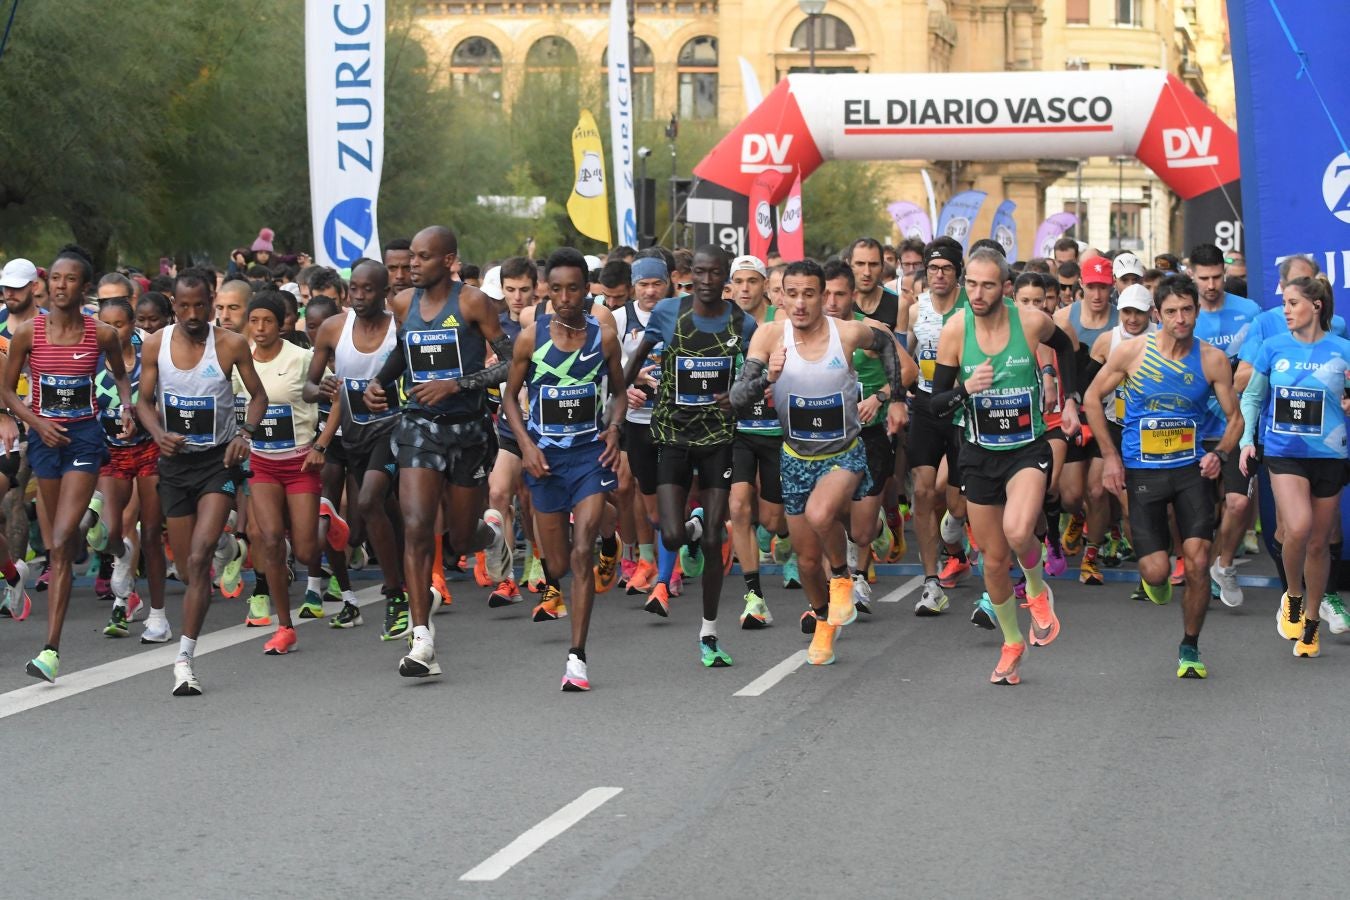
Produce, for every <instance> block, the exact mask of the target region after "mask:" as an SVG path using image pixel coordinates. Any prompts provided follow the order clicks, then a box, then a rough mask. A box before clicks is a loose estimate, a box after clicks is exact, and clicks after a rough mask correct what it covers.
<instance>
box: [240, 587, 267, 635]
mask: <svg viewBox="0 0 1350 900" xmlns="http://www.w3.org/2000/svg"><path fill="white" fill-rule="evenodd" d="M244 624H245V625H247V626H248V627H249V628H266V627H267V626H268V625H271V624H272V598H271V597H269V596H267V595H266V594H254V595H253V596H252V597H249V598H248V615H247V616H245V617H244Z"/></svg>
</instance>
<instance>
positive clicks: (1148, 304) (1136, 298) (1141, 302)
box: [1116, 284, 1153, 312]
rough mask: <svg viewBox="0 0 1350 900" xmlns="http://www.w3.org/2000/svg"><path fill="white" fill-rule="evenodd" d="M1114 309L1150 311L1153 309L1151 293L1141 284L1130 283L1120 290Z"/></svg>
mask: <svg viewBox="0 0 1350 900" xmlns="http://www.w3.org/2000/svg"><path fill="white" fill-rule="evenodd" d="M1116 309H1137V310H1139V311H1140V312H1150V311H1151V310H1152V309H1153V295H1152V294H1150V293H1149V292H1148V288H1146V287H1144V286H1143V285H1142V284H1132V285H1130V286H1129V287H1127V288H1126V289H1125V290H1123V291H1121V292H1120V297H1119V298H1117V300H1116Z"/></svg>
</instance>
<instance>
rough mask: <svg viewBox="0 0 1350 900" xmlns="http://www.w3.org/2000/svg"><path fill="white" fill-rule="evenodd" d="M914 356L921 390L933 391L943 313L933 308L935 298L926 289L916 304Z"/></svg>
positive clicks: (929, 392)
mask: <svg viewBox="0 0 1350 900" xmlns="http://www.w3.org/2000/svg"><path fill="white" fill-rule="evenodd" d="M914 307H915V309H917V310H918V315H917V316H916V317H915V319H914V323H913V331H914V357H915V359H916V360H917V361H918V363H919V390H921V391H923V392H924V393H925V394H931V393H933V374H934V372H936V371H937V348H938V338H939V337H941V335H942V326H943V324H944V320H943V318H942V313H940V312H938V311H937V310H936V309H934V308H933V298H932V296H931V295H930V294H929V293H928V292H927V291H924V292H923V293H922V294H920V295H919V299H918V301H917V302H916V303H915V304H914Z"/></svg>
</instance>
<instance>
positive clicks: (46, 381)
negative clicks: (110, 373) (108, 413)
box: [38, 375, 94, 419]
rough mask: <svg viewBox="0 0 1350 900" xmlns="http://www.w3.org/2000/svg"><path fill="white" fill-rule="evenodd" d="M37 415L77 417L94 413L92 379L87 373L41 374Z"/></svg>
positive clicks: (53, 417)
mask: <svg viewBox="0 0 1350 900" xmlns="http://www.w3.org/2000/svg"><path fill="white" fill-rule="evenodd" d="M38 386H39V388H40V391H41V393H40V395H39V398H38V415H40V416H42V417H44V418H47V419H79V418H87V417H89V416H92V415H93V414H94V379H93V378H91V377H90V376H88V375H43V376H42V377H41V379H40V380H39V381H38Z"/></svg>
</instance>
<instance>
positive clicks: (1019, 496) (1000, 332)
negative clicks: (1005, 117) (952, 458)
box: [932, 248, 1078, 685]
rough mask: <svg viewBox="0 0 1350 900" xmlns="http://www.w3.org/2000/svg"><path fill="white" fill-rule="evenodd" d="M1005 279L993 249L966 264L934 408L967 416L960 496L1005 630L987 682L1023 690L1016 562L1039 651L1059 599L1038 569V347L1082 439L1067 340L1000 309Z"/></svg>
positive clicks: (1036, 321) (1044, 446) (1045, 464)
mask: <svg viewBox="0 0 1350 900" xmlns="http://www.w3.org/2000/svg"><path fill="white" fill-rule="evenodd" d="M1008 275H1009V269H1008V261H1007V259H1005V258H1004V257H1003V255H1002V254H1001V253H999V252H998V251H996V250H990V249H987V248H981V249H979V250H976V251H975V252H973V253H972V254H971V255H970V259H968V260H967V261H966V269H965V285H966V293H967V295H968V297H969V299H970V310H969V311H965V310H962V311H961V312H959V313H957V314H955V315H953V316H952V317H951V319H950V320H949V321H948V322H947V323H946V324H945V325H943V326H942V337H941V339H940V340H939V342H938V358H937V370H936V372H935V374H934V378H933V399H932V403H933V409H934V410H935V411H936V412H937V414H938V415H940V416H946V417H949V416H952V415H954V414H955V413H956V411H957V410H958V409H960V410H962V411H963V412H964V413H965V423H964V433H965V438H964V442H963V443H962V445H961V463H960V465H961V490H962V493H964V494H965V496H966V501H967V509H968V510H969V515H970V521H971V527H972V529H973V530H974V533H975V540H976V542H977V543H978V544H979V546H980V551H981V553H982V554H983V556H984V584H985V590H986V591H987V592H988V594H989V597H990V599H991V602H992V605H993V607H994V616H995V618H996V619H997V620H998V624H999V627H1000V628H1001V629H1002V631H1003V647H1002V649H1001V651H1000V655H999V661H998V665H997V666H995V668H994V671H993V674H991V675H990V676H989V680H990V681H991V682H992V683H994V684H1008V685H1011V684H1018V683H1020V681H1021V664H1022V657H1023V655H1024V654H1025V653H1026V650H1027V645H1026V641H1025V640H1024V639H1023V636H1022V630H1021V627H1020V626H1019V624H1018V621H1017V606H1016V597H1015V595H1014V593H1013V585H1012V580H1011V579H1010V578H1009V575H1008V568H1009V566H1010V564H1011V563H1012V562H1013V560H1014V558H1015V559H1016V561H1017V564H1018V565H1019V566H1020V567H1021V570H1022V574H1023V575H1024V576H1025V578H1026V582H1027V585H1026V591H1027V602H1026V603H1025V604H1023V605H1024V606H1025V607H1026V609H1027V610H1028V612H1029V613H1030V615H1031V643H1032V644H1033V645H1035V646H1045V645H1047V644H1049V643H1051V642H1052V641H1054V640H1055V638H1056V637H1058V636H1059V630H1060V625H1059V618H1058V617H1057V616H1056V615H1055V596H1054V593H1053V592H1052V591H1051V589H1050V585H1049V584H1048V583H1047V582H1046V581H1045V577H1044V571H1043V569H1042V564H1043V562H1044V546H1043V545H1042V543H1041V542H1040V541H1039V540H1037V538H1036V520H1037V518H1038V517H1039V515H1040V513H1041V509H1042V507H1043V506H1044V503H1045V489H1046V484H1047V481H1048V478H1049V475H1050V467H1051V465H1052V463H1053V457H1052V454H1051V452H1050V444H1049V441H1047V440H1046V438H1045V423H1044V420H1043V419H1042V418H1041V406H1042V403H1041V373H1040V366H1039V365H1038V364H1037V361H1036V350H1037V348H1038V346H1039V345H1042V344H1043V345H1045V346H1047V347H1049V348H1051V349H1052V350H1053V351H1054V352H1055V356H1056V358H1057V360H1058V365H1059V371H1060V372H1061V373H1063V385H1064V395H1065V399H1064V405H1063V409H1062V410H1061V412H1060V417H1061V422H1062V425H1061V427H1062V428H1063V429H1064V430H1065V431H1066V432H1067V433H1069V434H1073V433H1074V432H1075V431H1077V430H1078V403H1077V398H1078V395H1077V392H1076V383H1075V374H1076V373H1075V372H1074V369H1073V340H1072V339H1071V338H1070V337H1069V336H1068V335H1067V334H1065V333H1064V332H1063V331H1061V330H1060V329H1059V328H1058V327H1057V326H1056V325H1055V324H1054V322H1053V320H1051V318H1050V317H1049V316H1047V315H1045V313H1043V312H1040V311H1037V310H1033V309H1026V308H1022V307H1018V306H1016V305H1015V304H1013V303H1012V302H1010V301H1006V300H1005V299H1004V297H1003V293H1004V286H1005V284H1006V283H1007V281H1008ZM958 375H959V376H960V382H959V383H958ZM999 598H1001V599H999Z"/></svg>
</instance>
